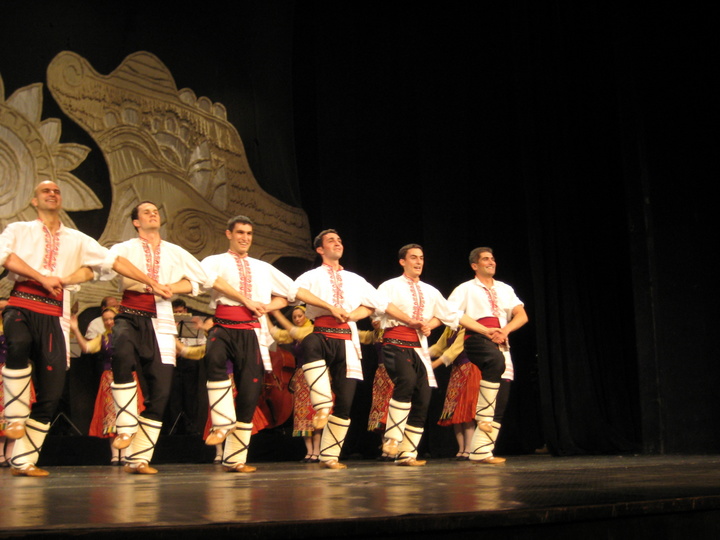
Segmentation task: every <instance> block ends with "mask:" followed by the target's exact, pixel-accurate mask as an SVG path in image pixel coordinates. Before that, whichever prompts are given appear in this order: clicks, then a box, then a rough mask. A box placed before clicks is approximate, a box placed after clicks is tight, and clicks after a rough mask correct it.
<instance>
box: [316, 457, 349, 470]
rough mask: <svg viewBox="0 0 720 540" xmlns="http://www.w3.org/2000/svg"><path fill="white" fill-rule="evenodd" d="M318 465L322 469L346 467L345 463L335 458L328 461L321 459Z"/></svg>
mask: <svg viewBox="0 0 720 540" xmlns="http://www.w3.org/2000/svg"><path fill="white" fill-rule="evenodd" d="M320 467H321V468H323V469H334V470H339V469H347V465H345V464H344V463H340V462H339V461H338V460H337V459H331V460H330V461H321V462H320Z"/></svg>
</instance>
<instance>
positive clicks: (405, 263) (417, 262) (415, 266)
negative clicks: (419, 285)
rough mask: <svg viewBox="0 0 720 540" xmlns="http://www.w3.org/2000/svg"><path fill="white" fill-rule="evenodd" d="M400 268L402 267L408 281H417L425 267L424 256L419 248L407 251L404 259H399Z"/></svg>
mask: <svg viewBox="0 0 720 540" xmlns="http://www.w3.org/2000/svg"><path fill="white" fill-rule="evenodd" d="M400 266H402V267H403V274H405V275H406V276H407V277H409V278H410V279H418V278H419V277H420V274H422V271H423V266H425V255H424V254H423V252H422V250H421V249H419V248H410V249H408V250H407V253H406V254H405V258H404V259H400Z"/></svg>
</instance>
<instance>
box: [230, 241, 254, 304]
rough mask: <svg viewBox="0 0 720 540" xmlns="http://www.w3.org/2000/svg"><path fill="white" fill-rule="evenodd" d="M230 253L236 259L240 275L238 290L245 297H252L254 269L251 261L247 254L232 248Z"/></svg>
mask: <svg viewBox="0 0 720 540" xmlns="http://www.w3.org/2000/svg"><path fill="white" fill-rule="evenodd" d="M228 253H229V254H230V255H232V256H233V258H234V259H235V264H236V265H237V269H238V275H239V276H240V286H239V287H238V290H239V291H240V293H241V294H242V295H243V296H244V297H245V298H250V297H251V296H252V270H251V269H250V263H249V262H248V261H247V254H246V255H244V256H240V255H238V254H237V253H235V252H234V251H232V250H228Z"/></svg>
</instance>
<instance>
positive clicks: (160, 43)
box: [0, 0, 720, 454]
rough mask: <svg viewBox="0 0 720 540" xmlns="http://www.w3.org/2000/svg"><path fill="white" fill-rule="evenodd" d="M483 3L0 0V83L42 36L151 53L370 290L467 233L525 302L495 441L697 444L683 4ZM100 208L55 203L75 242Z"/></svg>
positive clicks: (703, 398) (712, 235) (27, 64)
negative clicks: (407, 260)
mask: <svg viewBox="0 0 720 540" xmlns="http://www.w3.org/2000/svg"><path fill="white" fill-rule="evenodd" d="M388 4H389V5H388ZM485 4H487V3H484V2H478V3H473V4H470V3H449V5H442V6H441V7H439V6H438V5H432V6H429V7H422V6H420V5H418V4H417V3H415V2H412V3H411V2H407V3H405V2H395V3H387V2H297V3H296V2H278V1H269V2H265V1H252V2H219V1H209V2H205V3H204V4H202V5H201V6H196V7H195V8H192V9H185V10H181V8H179V7H178V8H172V7H170V6H169V5H165V6H163V7H160V6H155V5H154V4H153V3H149V2H143V3H140V2H123V3H120V4H114V5H106V4H105V3H100V2H90V1H88V2H82V1H79V0H75V1H67V0H63V1H59V2H41V1H30V2H28V1H22V2H21V1H17V0H10V1H9V2H4V3H3V5H2V6H0V7H1V8H2V9H3V13H2V17H0V75H2V77H3V80H4V85H5V93H6V97H8V96H9V95H10V94H11V93H12V92H13V91H15V90H16V89H18V88H20V87H22V86H24V85H27V84H31V83H35V82H44V79H45V74H44V72H45V68H46V67H47V65H48V63H49V62H50V60H51V59H52V58H53V57H54V56H55V55H56V54H57V53H58V52H60V51H61V50H72V51H75V52H77V53H79V54H81V55H83V56H85V57H86V58H87V59H88V60H89V61H90V63H91V64H92V65H93V66H94V67H95V68H96V69H98V71H100V72H101V73H109V72H110V71H112V70H113V69H114V68H115V67H117V65H118V64H119V63H120V62H121V61H122V59H123V58H124V57H125V56H126V55H127V54H130V53H131V52H134V51H137V50H147V51H150V52H152V53H154V54H156V55H157V56H158V57H159V58H160V59H161V60H162V61H163V62H164V63H165V64H166V65H167V66H168V67H169V68H170V70H171V72H172V73H173V75H174V77H175V80H176V82H177V85H178V87H179V88H182V87H190V88H192V89H193V90H194V91H195V93H196V94H197V95H198V96H201V95H205V96H208V97H209V98H210V99H212V100H213V101H218V102H221V103H223V104H224V105H225V106H226V107H227V109H228V117H229V119H230V121H231V122H232V123H233V124H234V125H235V126H236V127H237V129H238V131H239V132H240V135H241V137H242V139H243V142H244V144H245V147H246V150H247V154H248V158H249V161H250V165H251V167H252V169H253V172H254V174H255V176H256V177H257V178H258V180H259V182H260V184H261V185H262V186H263V188H264V189H265V190H266V191H268V192H270V193H271V194H273V195H274V196H276V197H278V198H280V199H281V200H283V201H285V202H287V203H290V204H294V205H299V206H302V207H303V208H304V209H305V211H306V212H307V213H308V215H309V218H310V224H311V228H312V232H313V234H314V233H316V232H318V231H319V230H321V229H323V228H326V227H334V228H337V229H338V230H339V231H340V233H341V235H342V236H343V238H344V240H345V244H346V255H345V258H344V261H343V262H344V265H345V266H346V268H348V269H351V270H354V271H357V272H359V273H361V274H363V275H365V276H366V277H367V278H368V279H369V280H370V281H371V282H373V283H374V284H376V285H377V284H379V283H380V282H381V281H383V280H385V279H387V278H389V277H392V276H394V275H396V274H397V273H398V271H399V267H398V266H397V263H396V262H395V260H396V252H397V249H398V248H399V247H400V246H401V245H403V244H405V243H408V242H419V243H421V244H422V245H423V246H424V247H425V252H426V271H425V279H426V280H427V281H428V282H430V283H433V284H434V285H436V286H437V287H438V288H440V290H441V291H443V292H444V293H446V294H449V293H450V291H451V290H452V288H453V287H454V286H455V285H456V284H458V283H460V282H461V281H464V280H466V279H470V278H471V272H470V268H469V266H468V263H467V254H468V252H469V251H470V249H472V248H473V247H475V246H478V245H491V246H493V247H494V248H495V251H496V258H497V259H498V278H499V279H501V280H503V281H506V282H508V283H510V284H512V285H513V286H514V287H515V289H516V292H517V293H518V295H519V296H520V297H521V298H522V299H523V300H524V301H525V303H526V307H527V310H528V313H529V315H530V324H529V325H528V326H526V327H525V328H523V329H522V330H520V331H519V332H518V333H517V334H516V335H514V336H513V358H514V360H515V363H516V375H517V378H516V382H515V384H514V387H513V395H512V397H511V402H510V406H509V411H508V415H507V419H506V423H505V426H504V432H503V435H502V440H501V449H502V450H504V451H506V452H508V453H512V452H527V451H532V450H533V449H534V448H536V447H539V446H541V445H542V444H543V443H547V444H548V445H549V446H550V448H551V450H553V451H554V452H556V453H558V454H572V453H621V452H636V451H646V452H717V451H718V450H720V439H719V437H720V436H719V435H718V433H717V430H716V429H714V427H715V426H716V425H717V424H718V421H719V420H720V405H719V404H718V400H717V397H716V394H717V392H716V391H715V387H716V384H715V381H716V380H717V379H718V377H717V376H718V368H717V367H716V366H717V362H716V358H717V350H716V348H715V347H712V348H711V343H713V342H714V340H712V339H711V332H713V331H714V330H715V329H716V328H717V322H718V317H717V315H716V312H715V310H713V309H712V307H714V305H713V304H714V300H715V299H716V297H717V287H716V285H715V280H714V279H713V277H714V275H713V264H714V262H715V257H714V256H713V248H712V246H713V245H716V244H717V233H716V232H715V229H714V226H713V225H712V223H713V220H712V218H711V216H712V211H713V207H714V204H713V203H714V201H712V199H711V196H710V193H711V192H712V191H713V190H712V188H711V182H713V181H714V180H715V179H716V178H717V176H716V175H715V174H714V170H713V168H712V167H711V164H712V163H713V160H712V159H711V158H710V156H712V151H713V150H714V144H713V143H712V142H711V141H713V139H712V138H711V133H712V128H713V127H714V125H711V120H710V118H711V116H710V110H711V109H710V103H711V100H710V99H709V97H710V96H712V95H714V94H713V92H712V91H711V90H710V88H709V85H710V79H711V77H710V76H709V75H708V72H709V71H710V70H711V68H712V67H713V66H712V65H711V63H710V58H711V52H712V47H711V45H710V40H709V35H710V32H708V28H707V27H708V26H709V25H708V24H707V23H705V21H708V20H709V17H705V16H704V14H702V13H696V14H689V13H685V12H683V11H682V10H681V9H680V8H676V7H671V6H670V5H664V4H662V5H658V4H657V3H655V4H653V5H652V6H651V8H648V9H645V8H643V7H642V6H638V5H634V4H633V6H626V5H622V4H623V3H618V4H620V5H618V6H615V5H614V3H612V2H611V3H608V2H598V1H594V0H590V1H587V2H552V3H546V2H525V1H515V2H504V3H496V4H499V5H493V6H492V7H488V6H487V5H485ZM173 9H176V10H175V11H172V10H173ZM51 116H52V117H58V118H61V119H62V123H63V136H62V141H64V142H70V141H72V142H82V143H83V144H87V145H88V146H91V147H92V148H93V149H94V150H93V152H92V153H91V155H90V157H89V158H88V159H87V160H86V162H85V163H83V164H82V165H81V167H79V168H78V169H77V170H76V171H75V174H76V175H77V176H78V177H79V178H81V179H82V180H83V181H85V182H86V183H88V184H89V185H91V186H92V187H93V188H94V189H95V190H96V191H97V192H98V193H99V194H100V197H101V199H103V200H104V201H105V202H106V208H107V207H108V206H109V204H108V203H109V199H108V197H109V193H110V190H109V185H108V172H107V168H106V166H105V164H104V161H103V159H102V156H101V154H100V152H99V150H98V149H97V147H96V146H95V145H94V143H93V142H92V140H90V139H89V137H88V136H87V135H86V134H85V133H84V132H82V130H80V129H79V128H78V127H77V126H75V125H73V124H72V122H71V121H70V120H69V119H67V118H65V117H64V116H63V114H62V113H61V111H59V109H58V107H57V106H56V105H55V104H54V102H53V100H52V97H51V96H50V95H49V93H48V92H47V90H46V91H45V102H44V108H43V118H47V117H51ZM2 181H3V182H8V181H12V179H6V178H3V179H2ZM105 212H107V210H106V209H105V210H99V211H94V212H87V213H82V214H77V215H74V216H73V218H74V219H75V220H76V221H77V223H78V226H79V227H80V228H81V229H83V230H84V231H86V232H88V233H89V234H93V235H95V236H99V234H100V232H101V230H102V226H103V224H104V220H105ZM280 266H283V263H282V261H281V263H280ZM286 269H287V270H288V273H291V274H297V273H298V272H299V271H300V270H301V268H297V267H296V266H293V265H289V264H288V265H287V267H286ZM365 367H366V371H367V375H368V377H371V376H372V371H373V369H374V366H373V365H372V354H369V355H368V359H367V360H366V366H365ZM446 375H447V374H446V373H441V374H440V378H441V379H442V380H443V381H446V379H447V377H446ZM369 386H370V385H369V381H368V383H366V384H365V385H364V386H363V387H362V389H361V390H360V391H359V396H358V405H357V407H356V409H357V411H356V414H357V415H358V417H357V418H356V420H357V421H356V422H355V424H354V427H353V429H354V430H355V431H354V435H353V438H352V440H353V441H354V444H357V445H359V446H358V447H359V448H361V449H362V448H364V447H363V445H366V446H367V445H369V444H370V443H369V442H368V441H367V440H362V436H361V434H360V431H358V430H359V429H360V428H359V427H358V426H360V425H361V424H362V422H363V421H364V419H362V418H361V416H362V413H363V412H364V407H365V406H366V404H367V400H368V396H369ZM441 399H442V395H441V393H438V395H436V396H435V398H434V407H435V408H434V409H433V410H434V411H436V410H437V407H438V406H439V405H441ZM451 438H452V436H451V435H449V434H448V430H441V431H437V430H433V432H432V434H431V436H430V437H429V440H430V441H431V443H430V444H435V445H438V447H439V448H442V451H445V450H447V449H448V448H449V445H450V442H449V441H450V439H451Z"/></svg>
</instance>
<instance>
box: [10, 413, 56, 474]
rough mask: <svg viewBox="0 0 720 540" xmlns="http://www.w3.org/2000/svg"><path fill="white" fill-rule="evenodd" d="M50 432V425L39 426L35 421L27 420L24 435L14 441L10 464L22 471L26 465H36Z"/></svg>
mask: <svg viewBox="0 0 720 540" xmlns="http://www.w3.org/2000/svg"><path fill="white" fill-rule="evenodd" d="M49 430H50V424H49V423H48V424H41V423H40V422H38V421H37V420H33V419H32V418H28V419H27V422H25V435H24V436H23V437H21V438H20V439H18V440H16V441H15V446H14V447H13V455H12V458H10V464H11V465H12V466H13V467H15V468H16V469H24V468H25V467H27V466H28V465H35V464H37V461H38V458H39V457H40V450H42V446H43V443H44V442H45V437H46V436H47V433H48V431H49Z"/></svg>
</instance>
